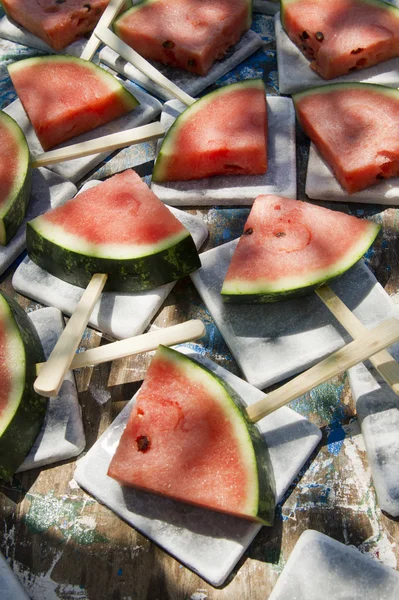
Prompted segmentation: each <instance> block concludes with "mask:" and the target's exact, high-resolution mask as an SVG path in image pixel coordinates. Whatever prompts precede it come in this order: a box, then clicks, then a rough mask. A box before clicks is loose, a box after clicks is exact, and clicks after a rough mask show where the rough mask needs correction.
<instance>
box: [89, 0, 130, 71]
mask: <svg viewBox="0 0 399 600" xmlns="http://www.w3.org/2000/svg"><path fill="white" fill-rule="evenodd" d="M124 2H125V0H110V3H109V4H108V6H107V8H106V9H105V11H104V12H103V14H102V15H101V19H100V20H99V21H98V23H97V25H96V27H95V29H94V31H93V33H92V34H91V36H90V39H89V41H88V42H87V44H86V47H85V49H84V50H83V52H82V54H81V55H80V58H83V60H91V59H92V58H93V56H94V55H95V53H96V52H97V50H98V48H99V46H100V44H101V40H99V39H98V37H97V36H96V29H97V27H109V26H110V25H111V23H112V21H113V20H114V19H115V17H116V15H117V14H118V12H119V11H120V9H121V8H122V6H123V4H124Z"/></svg>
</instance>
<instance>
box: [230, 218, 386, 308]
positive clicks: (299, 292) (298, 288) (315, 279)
mask: <svg viewBox="0 0 399 600" xmlns="http://www.w3.org/2000/svg"><path fill="white" fill-rule="evenodd" d="M380 229H381V226H380V225H378V224H376V223H373V222H372V221H369V227H368V229H367V233H365V234H364V235H363V236H362V237H361V239H360V240H359V241H358V244H357V246H356V248H355V249H352V251H351V252H350V253H348V254H347V255H346V256H345V257H344V258H343V259H341V260H340V261H338V263H335V264H334V265H333V266H332V267H330V268H329V269H323V270H319V271H318V272H317V273H311V274H310V275H308V276H307V277H306V276H304V277H297V278H286V280H288V279H291V283H288V282H287V281H286V283H284V284H282V283H281V281H280V282H277V284H276V283H273V284H270V282H264V283H262V282H259V283H257V282H252V283H251V282H248V281H247V280H245V281H241V280H238V279H235V280H230V281H228V282H226V281H225V282H224V283H223V286H222V290H221V292H220V293H221V295H222V297H223V300H224V302H227V303H237V304H262V303H268V302H279V301H280V300H289V299H291V298H297V297H300V296H305V295H307V294H309V293H310V292H312V291H313V290H315V289H317V288H319V287H321V286H322V285H324V284H326V283H328V282H330V281H332V280H333V279H336V278H338V277H340V276H341V275H343V274H344V273H345V272H346V271H348V270H349V269H350V268H351V267H352V266H353V265H354V264H356V263H357V262H358V261H359V260H360V259H361V258H362V256H363V255H364V254H365V253H366V252H367V250H368V249H369V248H370V246H371V244H372V243H373V242H374V240H375V239H376V237H377V235H378V233H379V231H380Z"/></svg>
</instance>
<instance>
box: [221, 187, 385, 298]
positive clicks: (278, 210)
mask: <svg viewBox="0 0 399 600" xmlns="http://www.w3.org/2000/svg"><path fill="white" fill-rule="evenodd" d="M379 229H380V228H379V226H378V225H376V224H375V223H372V222H370V221H367V220H364V219H358V218H357V217H352V216H349V215H346V214H344V213H341V212H338V211H334V210H329V209H327V208H322V207H319V206H315V205H313V204H308V203H306V202H300V201H299V200H290V199H288V198H282V197H280V196H272V195H264V196H258V198H256V200H255V202H254V204H253V206H252V209H251V212H250V214H249V217H248V220H247V222H246V224H245V226H244V233H243V235H242V236H241V238H240V241H239V243H238V246H237V248H236V251H235V253H234V255H233V258H232V260H231V263H230V265H229V268H228V271H227V274H226V277H225V280H224V283H223V288H222V291H221V293H222V295H223V297H224V299H226V300H228V301H231V302H233V301H235V302H275V301H277V300H282V299H285V298H288V297H290V296H295V295H301V294H302V293H303V292H304V291H306V292H310V291H312V290H313V289H314V288H315V287H319V286H320V285H323V284H324V283H325V282H326V281H328V280H330V279H332V278H333V277H337V276H338V275H341V274H342V273H344V272H345V271H346V270H347V269H349V268H350V267H351V266H352V265H353V264H354V263H355V262H357V261H358V260H359V259H360V258H361V257H362V256H363V254H364V253H365V252H366V251H367V250H368V248H369V247H370V245H371V244H372V242H373V241H374V239H375V237H376V235H377V234H378V231H379Z"/></svg>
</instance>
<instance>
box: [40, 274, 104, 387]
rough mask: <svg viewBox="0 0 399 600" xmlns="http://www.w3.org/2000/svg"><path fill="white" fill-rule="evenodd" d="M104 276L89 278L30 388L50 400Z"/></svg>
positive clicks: (76, 345)
mask: <svg viewBox="0 0 399 600" xmlns="http://www.w3.org/2000/svg"><path fill="white" fill-rule="evenodd" d="M107 277H108V276H107V275H104V274H101V273H96V274H95V275H93V277H92V278H91V280H90V283H89V285H88V286H87V288H86V289H85V291H84V293H83V296H82V297H81V299H80V301H79V304H78V305H77V307H76V308H75V311H74V313H73V315H72V316H71V318H70V319H69V321H68V324H67V326H66V327H65V329H64V331H63V332H62V334H61V336H60V338H59V340H58V342H57V344H56V345H55V347H54V349H53V351H52V353H51V354H50V356H49V358H48V360H47V361H46V363H45V365H44V366H43V368H42V369H41V371H40V373H39V376H38V377H37V378H36V381H35V383H34V386H33V387H34V388H35V390H36V392H37V393H38V394H40V395H41V396H46V397H48V398H49V397H51V396H57V395H58V392H59V391H60V387H61V385H62V382H63V381H64V379H65V375H66V373H67V371H68V369H69V367H70V364H71V362H72V359H73V357H74V355H75V352H76V349H77V347H78V345H79V342H80V340H81V339H82V335H83V332H84V330H85V327H86V325H87V322H88V320H89V318H90V315H91V313H92V311H93V308H94V306H95V304H96V302H97V300H98V298H99V297H100V294H101V292H102V290H103V288H104V285H105V283H106V281H107Z"/></svg>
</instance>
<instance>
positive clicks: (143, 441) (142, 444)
mask: <svg viewBox="0 0 399 600" xmlns="http://www.w3.org/2000/svg"><path fill="white" fill-rule="evenodd" d="M136 442H137V449H138V450H140V452H145V451H146V450H148V448H149V447H150V440H149V439H148V437H147V436H146V435H141V436H140V437H138V438H137V440H136Z"/></svg>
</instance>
